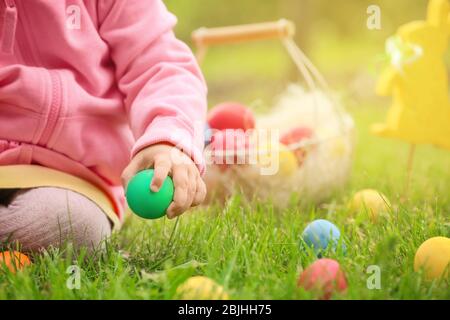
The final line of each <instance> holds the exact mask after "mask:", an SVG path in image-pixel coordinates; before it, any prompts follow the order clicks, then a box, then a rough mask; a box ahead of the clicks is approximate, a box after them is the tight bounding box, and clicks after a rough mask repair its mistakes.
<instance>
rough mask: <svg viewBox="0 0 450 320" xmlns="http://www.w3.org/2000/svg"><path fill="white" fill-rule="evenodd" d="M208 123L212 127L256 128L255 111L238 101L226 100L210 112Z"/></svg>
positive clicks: (223, 128)
mask: <svg viewBox="0 0 450 320" xmlns="http://www.w3.org/2000/svg"><path fill="white" fill-rule="evenodd" d="M208 125H209V126H210V128H212V129H217V130H225V129H242V130H244V131H245V130H249V129H254V128H255V117H254V115H253V112H252V111H251V110H250V109H249V108H248V107H246V106H244V105H243V104H241V103H238V102H224V103H221V104H218V105H217V106H215V107H214V108H212V109H211V111H210V112H209V113H208Z"/></svg>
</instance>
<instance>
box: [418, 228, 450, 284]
mask: <svg viewBox="0 0 450 320" xmlns="http://www.w3.org/2000/svg"><path fill="white" fill-rule="evenodd" d="M449 268H450V238H446V237H434V238H431V239H428V240H427V241H425V242H424V243H422V244H421V245H420V247H419V249H417V252H416V256H415V257H414V270H415V271H416V272H417V271H419V270H423V272H424V276H425V279H427V280H433V279H439V278H441V277H444V278H445V277H448V276H449V275H450V273H449Z"/></svg>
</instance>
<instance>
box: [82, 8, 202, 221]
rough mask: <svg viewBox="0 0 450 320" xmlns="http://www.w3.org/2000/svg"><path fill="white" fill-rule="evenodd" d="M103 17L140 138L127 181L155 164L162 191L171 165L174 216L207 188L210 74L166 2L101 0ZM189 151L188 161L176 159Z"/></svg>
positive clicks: (171, 214) (103, 27) (155, 185)
mask: <svg viewBox="0 0 450 320" xmlns="http://www.w3.org/2000/svg"><path fill="white" fill-rule="evenodd" d="M98 15H99V33H100V36H101V37H102V38H103V39H104V41H105V42H106V43H107V44H108V45H109V46H110V49H111V56H112V59H113V61H114V63H115V67H116V77H117V80H118V86H119V89H120V90H121V92H122V93H123V94H124V101H125V107H126V111H127V114H128V117H129V122H130V126H131V129H132V131H133V134H134V136H135V138H136V143H135V145H134V147H133V150H132V158H133V160H132V161H131V163H130V165H129V167H128V168H127V169H126V170H125V171H124V184H125V185H126V183H127V182H128V180H129V179H130V177H131V176H132V175H134V174H135V173H136V172H137V171H139V170H142V169H144V168H148V167H150V166H155V171H156V173H155V176H156V178H155V180H154V181H153V184H152V189H158V188H159V186H160V185H161V183H162V181H163V180H164V178H165V176H166V175H167V173H168V172H169V171H170V172H171V173H172V175H173V178H174V183H175V195H174V203H173V204H172V206H171V208H169V210H168V216H169V217H174V216H176V215H178V214H180V213H182V212H183V211H185V210H186V209H188V208H189V207H190V206H191V205H195V204H198V202H199V201H201V200H203V199H202V198H204V193H206V190H205V188H204V185H203V181H202V179H201V178H200V172H203V170H204V160H203V155H202V150H203V137H202V136H203V124H204V122H205V118H206V91H207V90H206V86H205V83H204V80H203V77H202V75H201V72H200V70H199V68H198V65H197V63H196V61H195V58H194V56H193V54H192V52H191V51H190V49H189V48H188V47H187V46H186V45H185V44H184V43H182V42H181V41H179V40H177V39H176V38H175V36H174V33H173V31H172V28H173V27H174V25H175V23H176V18H175V17H174V16H173V15H172V14H170V13H169V12H168V11H167V9H166V8H165V6H164V4H163V3H162V1H161V0H127V1H113V0H98ZM86 54H89V53H86ZM174 146H176V147H177V148H178V149H177V148H174ZM179 150H182V151H183V152H184V154H183V153H181V152H179ZM185 155H187V156H185ZM183 156H185V158H186V159H184V160H185V161H184V164H177V163H175V162H176V161H174V159H172V158H180V159H181V158H183ZM158 159H159V161H157V160H158ZM158 163H159V164H158ZM194 163H195V165H196V166H195V165H194ZM197 169H198V170H197ZM193 175H194V176H193Z"/></svg>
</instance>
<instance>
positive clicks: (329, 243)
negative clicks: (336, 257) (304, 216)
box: [302, 219, 346, 257]
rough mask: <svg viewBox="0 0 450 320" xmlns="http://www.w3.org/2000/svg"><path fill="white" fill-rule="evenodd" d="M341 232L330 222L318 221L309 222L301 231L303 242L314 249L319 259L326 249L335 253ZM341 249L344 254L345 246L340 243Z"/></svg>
mask: <svg viewBox="0 0 450 320" xmlns="http://www.w3.org/2000/svg"><path fill="white" fill-rule="evenodd" d="M340 237H341V232H340V231H339V229H338V228H337V227H336V226H335V225H334V224H332V223H331V222H330V221H327V220H323V219H319V220H314V221H313V222H311V223H310V224H309V225H308V226H307V227H306V228H305V230H304V231H303V234H302V239H303V242H304V243H305V244H306V245H307V246H308V247H311V248H313V249H314V252H315V253H316V254H317V255H318V256H319V257H320V256H322V253H323V252H324V251H326V250H327V249H328V248H331V249H332V250H333V251H336V249H337V246H338V244H339V239H340ZM342 249H343V250H344V252H345V249H346V248H345V244H344V243H342Z"/></svg>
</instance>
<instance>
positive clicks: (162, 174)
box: [150, 154, 172, 192]
mask: <svg viewBox="0 0 450 320" xmlns="http://www.w3.org/2000/svg"><path fill="white" fill-rule="evenodd" d="M154 167H155V173H154V175H153V179H152V183H151V185H150V189H151V190H152V191H153V192H158V190H159V188H161V186H162V184H163V183H164V180H165V179H166V177H167V175H168V174H169V172H170V169H171V168H172V162H171V161H170V157H169V156H168V155H166V154H162V155H160V156H157V157H155V166H154Z"/></svg>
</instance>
